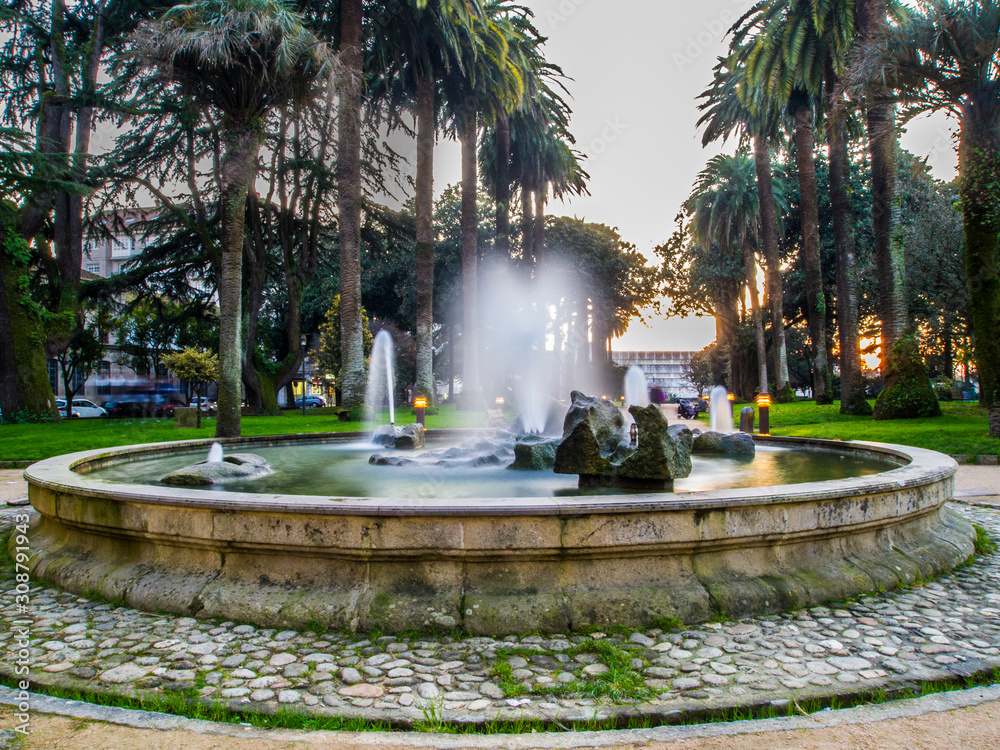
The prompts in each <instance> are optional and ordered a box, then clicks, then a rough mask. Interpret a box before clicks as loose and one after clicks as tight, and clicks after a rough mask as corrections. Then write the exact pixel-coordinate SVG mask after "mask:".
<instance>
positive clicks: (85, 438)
mask: <svg viewBox="0 0 1000 750" xmlns="http://www.w3.org/2000/svg"><path fill="white" fill-rule="evenodd" d="M739 408H740V407H737V408H736V409H734V411H735V412H736V413H737V414H738V413H739ZM839 408H840V407H839V406H838V405H833V406H816V405H815V404H814V403H812V402H811V401H802V402H798V403H794V404H775V405H774V406H772V407H771V433H772V434H773V435H795V436H803V437H818V438H829V439H839V440H874V441H877V442H882V443H900V444H903V445H915V446H917V447H920V448H930V449H931V450H937V451H941V452H942V453H963V454H969V455H980V454H1000V440H995V439H992V438H990V437H989V436H988V435H987V423H986V412H985V411H984V410H983V409H980V408H979V407H978V406H976V405H974V404H968V403H943V404H942V405H941V408H942V410H943V411H944V416H942V417H938V418H936V419H914V420H900V421H893V422H875V421H873V420H872V418H871V417H850V416H844V415H843V414H841V413H840V412H839ZM396 417H397V419H396V422H397V424H400V425H405V424H409V423H410V422H412V421H413V420H414V417H413V414H412V410H410V409H404V410H402V411H401V412H398V413H397V415H396ZM699 422H700V423H701V424H700V426H701V427H702V429H704V425H705V422H706V419H705V416H704V415H702V416H701V418H700V420H699ZM485 424H486V416H485V414H484V413H483V412H459V411H456V410H455V407H454V406H451V405H447V406H442V407H441V413H440V414H438V415H430V416H428V417H427V427H428V429H434V428H442V427H484V426H485ZM692 426H694V425H692ZM363 429H365V425H363V424H361V423H360V422H341V421H340V420H339V419H337V417H336V416H334V415H330V414H314V413H312V412H310V411H307V412H306V416H305V418H303V417H302V414H301V413H300V412H285V414H284V415H282V416H280V417H244V418H243V434H244V435H286V434H295V433H318V432H344V431H355V430H363ZM214 434H215V420H204V421H203V427H202V428H201V429H200V430H194V429H188V430H177V429H175V428H174V425H173V422H172V421H171V420H169V419H75V420H73V421H68V422H58V423H57V422H51V423H44V424H4V425H0V461H37V460H39V459H42V458H48V457H49V456H58V455H60V454H63V453H72V452H74V451H82V450H89V449H92V448H110V447H113V446H117V445H134V444H136V443H158V442H164V441H168V440H192V439H195V438H210V437H212V436H213V435H214Z"/></svg>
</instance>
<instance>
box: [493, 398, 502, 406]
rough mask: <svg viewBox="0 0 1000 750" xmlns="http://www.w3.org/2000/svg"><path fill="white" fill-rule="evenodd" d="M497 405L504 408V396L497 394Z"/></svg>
mask: <svg viewBox="0 0 1000 750" xmlns="http://www.w3.org/2000/svg"><path fill="white" fill-rule="evenodd" d="M495 403H496V405H497V406H499V407H501V408H503V396H497V400H496V401H495Z"/></svg>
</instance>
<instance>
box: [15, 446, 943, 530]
mask: <svg viewBox="0 0 1000 750" xmlns="http://www.w3.org/2000/svg"><path fill="white" fill-rule="evenodd" d="M485 432H486V431H485V430H482V431H480V430H458V429H451V430H434V431H433V433H431V434H433V435H434V436H435V437H441V438H448V437H461V436H469V435H475V434H483V433H485ZM365 436H367V433H357V432H349V433H345V432H336V433H316V434H298V435H272V436H254V437H241V438H229V439H222V440H213V439H199V440H184V441H174V442H166V443H147V444H140V445H132V446H123V447H116V448H110V449H108V448H103V449H97V450H89V451H80V452H76V453H70V454H66V455H62V456H55V457H53V458H48V459H44V460H42V461H39V462H37V463H35V464H32V465H31V466H30V467H28V469H26V470H25V478H26V479H27V480H28V482H29V484H31V485H34V486H37V487H39V488H44V489H47V490H50V491H52V492H56V493H58V492H72V493H73V494H75V495H77V496H83V497H91V498H98V499H111V500H117V501H119V502H132V503H139V504H150V505H180V504H183V505H185V506H186V507H191V508H205V509H211V510H220V511H233V510H242V511H258V512H273V511H280V512H286V513H293V514H320V515H352V516H358V515H360V516H524V515H538V516H547V515H557V516H564V515H588V514H592V513H641V512H648V511H650V510H670V509H680V508H684V509H688V510H691V509H698V508H705V509H712V508H718V507H719V506H720V505H725V506H726V507H739V506H741V505H746V506H751V505H776V504H782V503H796V502H814V501H817V500H824V499H833V498H838V497H843V496H844V495H845V492H849V494H851V495H853V496H857V495H875V494H881V493H885V492H898V491H900V490H905V489H909V488H913V487H920V486H923V485H926V484H928V483H929V482H933V481H940V480H944V479H947V478H949V477H951V476H953V475H954V474H955V472H956V471H957V468H958V464H957V463H956V462H955V460H954V459H952V458H951V457H950V456H946V455H944V454H942V453H938V452H936V451H931V450H927V449H924V448H914V447H910V446H902V445H893V444H888V443H875V442H867V441H840V440H824V439H819V438H800V437H779V436H766V437H761V436H755V441H756V442H758V443H760V444H762V445H776V446H799V447H811V448H819V449H823V450H833V451H836V452H845V453H860V454H868V455H873V456H875V457H878V458H882V459H885V460H889V461H893V462H897V463H902V464H903V465H901V466H898V467H897V468H895V469H890V470H888V471H885V472H881V473H878V474H872V475H868V476H862V477H852V478H848V479H832V480H825V481H820V482H805V483H801V484H784V485H771V486H766V487H749V488H736V489H726V490H712V491H704V492H681V493H671V494H663V493H649V494H629V495H601V496H595V497H528V498H524V497H512V498H447V499H441V498H429V499H428V498H372V497H365V498H359V497H336V496H329V497H327V496H318V495H280V494H274V493H250V492H224V491H218V490H198V489H191V488H178V487H167V486H161V485H148V484H122V483H117V482H114V483H113V482H98V481H93V480H89V479H88V478H87V476H86V474H81V473H79V471H78V470H79V469H86V468H88V467H97V466H101V465H107V464H109V463H116V462H118V461H120V460H128V459H129V458H133V457H142V458H150V457H154V456H164V455H169V454H174V453H187V452H191V451H193V450H197V449H200V448H204V449H207V448H208V447H210V446H211V444H212V443H213V442H221V443H222V444H223V446H224V447H228V448H236V447H239V448H240V449H241V450H242V449H246V448H250V447H252V446H255V445H256V446H265V445H266V446H273V445H281V444H285V445H294V444H299V443H328V442H347V441H350V440H357V439H359V438H363V437H365Z"/></svg>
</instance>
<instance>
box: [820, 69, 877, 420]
mask: <svg viewBox="0 0 1000 750" xmlns="http://www.w3.org/2000/svg"><path fill="white" fill-rule="evenodd" d="M827 87H828V89H829V91H830V92H833V91H835V90H836V88H837V77H836V75H835V74H834V73H833V68H832V65H831V64H830V62H829V61H827ZM827 113H828V114H827V117H828V121H827V136H828V137H827V141H828V145H829V149H830V203H831V204H832V208H833V245H834V248H835V250H836V254H837V329H838V332H839V334H840V413H841V414H871V413H872V409H871V407H870V406H869V405H868V402H867V401H866V400H865V388H864V382H863V380H862V377H861V342H860V332H859V330H858V272H857V264H856V262H855V247H854V219H853V216H852V214H851V203H850V200H849V199H848V197H847V190H848V187H847V175H848V165H849V162H848V158H847V111H846V110H845V109H844V107H843V106H841V103H840V102H838V101H837V100H836V99H835V98H834V95H833V94H832V93H831V95H830V96H829V98H828V103H827Z"/></svg>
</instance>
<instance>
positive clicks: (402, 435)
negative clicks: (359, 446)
mask: <svg viewBox="0 0 1000 750" xmlns="http://www.w3.org/2000/svg"><path fill="white" fill-rule="evenodd" d="M372 442H373V443H375V445H384V446H385V447H386V448H397V449H399V450H413V449H415V448H423V447H424V426H423V425H422V424H408V425H406V427H395V426H393V425H388V424H384V425H380V426H379V427H377V428H375V432H374V433H372Z"/></svg>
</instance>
